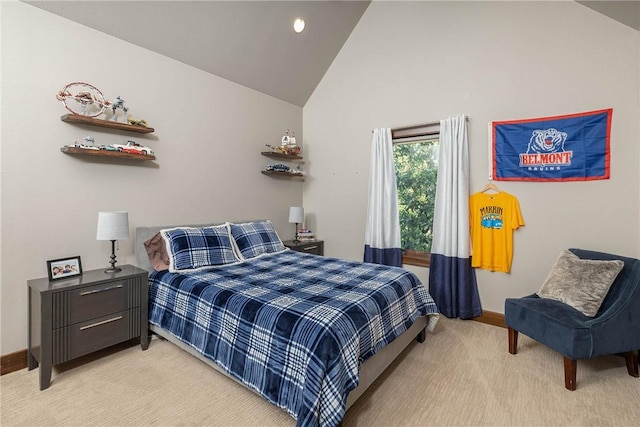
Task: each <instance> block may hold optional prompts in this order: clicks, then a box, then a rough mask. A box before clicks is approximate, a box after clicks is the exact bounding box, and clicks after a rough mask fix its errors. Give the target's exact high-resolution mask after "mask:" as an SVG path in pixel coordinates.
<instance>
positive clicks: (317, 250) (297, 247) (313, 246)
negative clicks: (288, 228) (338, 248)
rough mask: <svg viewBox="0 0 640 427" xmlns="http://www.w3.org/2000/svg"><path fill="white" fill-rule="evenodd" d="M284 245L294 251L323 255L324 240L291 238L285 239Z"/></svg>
mask: <svg viewBox="0 0 640 427" xmlns="http://www.w3.org/2000/svg"><path fill="white" fill-rule="evenodd" d="M282 243H284V245H285V246H286V247H288V248H289V249H291V250H294V251H296V252H304V253H307V254H314V255H324V240H315V241H313V242H298V243H296V242H294V241H293V240H285V241H284V242H282Z"/></svg>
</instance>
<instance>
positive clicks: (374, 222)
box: [364, 128, 402, 267]
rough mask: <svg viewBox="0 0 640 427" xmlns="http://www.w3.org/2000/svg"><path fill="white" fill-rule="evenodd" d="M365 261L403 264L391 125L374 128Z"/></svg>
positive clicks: (399, 265) (398, 265)
mask: <svg viewBox="0 0 640 427" xmlns="http://www.w3.org/2000/svg"><path fill="white" fill-rule="evenodd" d="M364 261H365V262H373V263H376V264H386V265H394V266H397V267H401V266H402V247H401V243H400V217H399V214H398V190H397V188H396V166H395V163H394V161H393V142H392V140H391V129H389V128H380V129H374V131H373V141H372V142H371V168H370V171H369V205H368V208H367V226H366V232H365V239H364Z"/></svg>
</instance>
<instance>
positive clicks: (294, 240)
mask: <svg viewBox="0 0 640 427" xmlns="http://www.w3.org/2000/svg"><path fill="white" fill-rule="evenodd" d="M295 224H296V233H295V237H294V238H293V240H292V242H293V243H300V240H298V223H297V222H296V223H295Z"/></svg>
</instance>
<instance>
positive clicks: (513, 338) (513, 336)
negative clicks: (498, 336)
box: [507, 328, 518, 354]
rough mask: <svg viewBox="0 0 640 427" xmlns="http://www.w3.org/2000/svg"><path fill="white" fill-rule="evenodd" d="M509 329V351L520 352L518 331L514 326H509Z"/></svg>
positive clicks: (512, 352)
mask: <svg viewBox="0 0 640 427" xmlns="http://www.w3.org/2000/svg"><path fill="white" fill-rule="evenodd" d="M507 329H508V330H509V353H511V354H516V353H518V331H516V330H515V329H513V328H507Z"/></svg>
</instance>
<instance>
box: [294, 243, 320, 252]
mask: <svg viewBox="0 0 640 427" xmlns="http://www.w3.org/2000/svg"><path fill="white" fill-rule="evenodd" d="M297 250H298V252H305V253H308V254H314V255H322V246H321V245H320V244H306V245H304V246H301V247H300V248H299V249H297Z"/></svg>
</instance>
